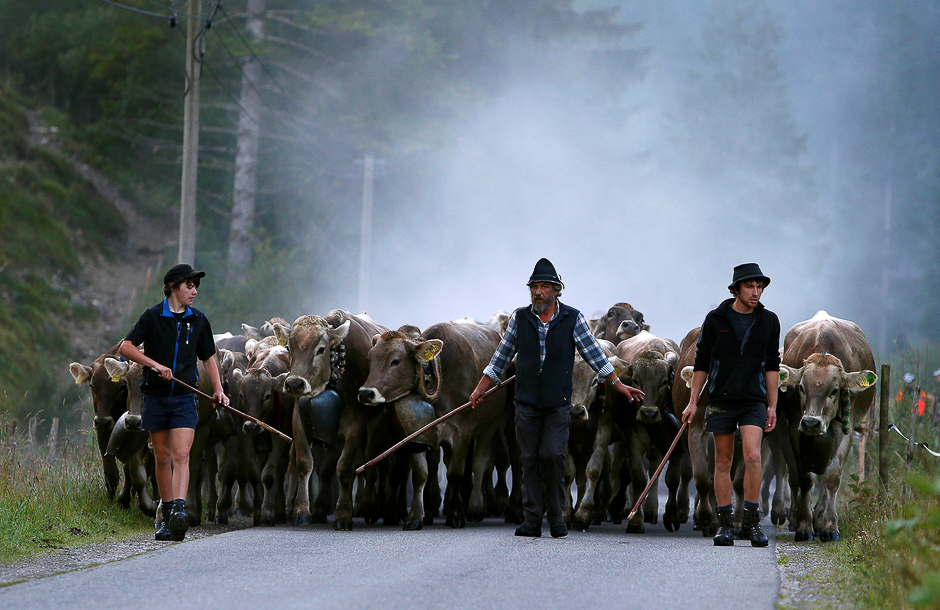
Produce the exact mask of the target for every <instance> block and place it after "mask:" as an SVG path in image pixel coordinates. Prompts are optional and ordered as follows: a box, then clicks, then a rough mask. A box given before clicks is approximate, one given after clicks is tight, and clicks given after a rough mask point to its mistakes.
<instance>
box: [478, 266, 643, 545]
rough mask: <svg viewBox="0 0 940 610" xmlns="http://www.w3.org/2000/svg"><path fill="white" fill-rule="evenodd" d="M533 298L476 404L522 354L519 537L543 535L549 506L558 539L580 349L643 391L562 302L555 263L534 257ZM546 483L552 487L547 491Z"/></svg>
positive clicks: (509, 332)
mask: <svg viewBox="0 0 940 610" xmlns="http://www.w3.org/2000/svg"><path fill="white" fill-rule="evenodd" d="M528 286H529V293H530V296H531V298H532V304H531V305H529V306H528V307H520V308H519V309H517V310H516V311H515V312H514V313H513V315H512V317H510V319H509V324H508V326H507V327H506V332H505V334H504V335H503V339H502V341H500V344H499V346H498V347H497V348H496V353H495V354H493V358H492V360H490V363H489V365H487V367H486V368H485V369H484V370H483V373H484V375H483V377H482V378H481V379H480V382H479V383H478V384H477V387H476V389H475V390H473V393H472V394H471V395H470V402H471V403H472V404H473V405H474V406H476V405H477V404H479V403H480V400H481V397H482V395H483V393H484V392H486V390H487V389H488V388H489V387H490V385H491V384H492V383H493V382H495V383H496V384H499V383H500V381H499V379H500V377H501V376H502V375H503V374H504V373H505V371H506V369H507V368H508V367H509V363H510V362H511V361H512V358H513V356H516V402H515V405H516V438H517V439H518V442H519V448H520V450H521V452H522V509H523V512H524V514H525V522H524V523H523V524H522V525H520V526H519V527H518V528H517V529H516V536H528V537H533V538H538V537H539V536H541V535H542V514H543V513H545V512H547V513H548V524H549V527H550V529H551V534H552V537H553V538H561V537H564V536H567V535H568V528H567V526H566V525H565V520H564V518H563V517H562V516H561V511H562V508H563V507H564V505H565V503H564V497H565V496H564V494H565V493H567V491H566V490H565V484H564V480H565V472H564V464H565V455H564V451H565V445H567V443H568V420H569V417H570V416H569V412H570V410H571V387H572V374H573V370H574V352H575V349H577V350H578V352H579V353H580V354H581V356H582V357H583V358H584V361H585V362H587V363H588V364H590V365H591V367H592V368H593V369H594V370H595V371H597V373H598V375H597V376H598V377H599V378H605V379H607V380H608V381H609V382H610V383H612V384H614V387H615V388H616V389H617V390H618V391H619V392H621V393H622V394H624V395H625V396H626V397H627V398H628V399H630V400H640V399H641V398H643V392H641V391H640V390H637V389H636V388H631V387H629V386H626V385H624V384H623V383H621V382H620V379H618V378H617V374H616V373H615V372H614V366H613V365H612V364H611V363H610V360H609V359H608V358H607V356H606V355H604V352H603V351H602V350H601V348H600V346H599V345H598V344H597V340H596V339H595V338H594V336H593V335H592V334H591V331H590V329H589V328H588V325H587V321H586V320H585V319H584V316H583V315H581V312H579V311H578V310H577V309H574V308H573V307H569V306H567V305H564V304H562V303H561V301H559V300H558V297H559V296H560V295H561V291H562V289H564V287H565V286H564V284H562V282H561V277H560V276H559V275H558V274H557V273H556V272H555V267H554V266H553V265H552V263H551V262H550V261H549V260H548V259H546V258H543V259H541V260H539V262H537V263H536V264H535V270H534V271H533V272H532V276H531V277H530V278H529V281H528ZM543 486H544V490H545V494H544V498H543V493H542V490H543Z"/></svg>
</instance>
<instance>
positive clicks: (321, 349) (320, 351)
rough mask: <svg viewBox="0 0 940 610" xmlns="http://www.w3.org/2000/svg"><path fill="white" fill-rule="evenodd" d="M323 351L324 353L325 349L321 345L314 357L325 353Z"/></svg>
mask: <svg viewBox="0 0 940 610" xmlns="http://www.w3.org/2000/svg"><path fill="white" fill-rule="evenodd" d="M325 351H326V348H325V347H323V346H322V345H321V346H320V347H318V348H317V353H316V355H317V356H319V355H320V354H322V353H323V352H325Z"/></svg>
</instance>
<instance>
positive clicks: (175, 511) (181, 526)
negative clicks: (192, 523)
mask: <svg viewBox="0 0 940 610" xmlns="http://www.w3.org/2000/svg"><path fill="white" fill-rule="evenodd" d="M170 506H171V507H172V508H171V509H170V518H169V519H168V520H167V524H168V525H169V526H170V534H172V540H173V541H174V542H179V541H180V540H182V539H183V538H184V537H185V536H186V530H188V529H189V517H187V516H186V500H183V499H177V500H173V501H172V502H170Z"/></svg>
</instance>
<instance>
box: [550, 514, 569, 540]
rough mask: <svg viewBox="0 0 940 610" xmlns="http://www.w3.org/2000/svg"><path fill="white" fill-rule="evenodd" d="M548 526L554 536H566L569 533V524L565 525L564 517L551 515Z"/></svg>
mask: <svg viewBox="0 0 940 610" xmlns="http://www.w3.org/2000/svg"><path fill="white" fill-rule="evenodd" d="M548 526H549V529H550V530H551V532H552V538H564V537H565V536H567V535H568V526H567V525H565V518H564V517H561V516H556V517H549V518H548Z"/></svg>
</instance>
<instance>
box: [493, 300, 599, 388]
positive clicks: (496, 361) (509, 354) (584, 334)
mask: <svg viewBox="0 0 940 610" xmlns="http://www.w3.org/2000/svg"><path fill="white" fill-rule="evenodd" d="M557 303H558V302H557V301H556V306H555V312H554V313H553V314H552V319H551V320H549V321H548V324H546V323H544V322H542V320H541V318H539V317H538V316H535V319H536V320H537V321H538V330H539V362H540V363H542V362H545V338H546V337H547V336H548V326H549V324H551V322H552V320H554V319H555V316H557V315H558V310H559V309H560V308H559V307H558V305H557ZM516 311H518V310H516ZM516 332H517V331H516V314H515V313H513V315H512V316H511V317H510V318H509V325H508V326H507V327H506V334H504V335H503V339H502V341H500V342H499V347H497V348H496V353H495V354H493V358H492V360H490V363H489V364H488V365H486V368H485V369H483V374H484V375H486V376H487V377H489V378H490V379H492V380H493V381H494V382H496V383H497V384H498V383H500V381H499V378H500V377H502V376H503V374H504V373H505V372H506V369H507V368H508V367H509V363H510V362H512V359H513V357H514V356H515V355H516V350H517V348H518V337H517V335H516ZM574 343H575V345H576V346H577V348H578V352H579V353H580V354H581V357H582V358H584V361H585V362H587V363H588V364H589V365H591V368H592V369H594V370H595V371H597V377H598V378H599V379H606V378H607V377H608V376H609V375H610V374H611V373H613V372H614V365H613V364H611V363H610V360H609V359H608V358H607V356H606V355H605V354H604V352H603V351H602V350H601V346H600V345H598V344H597V339H595V338H594V335H592V334H591V329H590V328H589V327H588V325H587V320H585V319H584V316H583V315H582V314H581V313H578V319H577V321H575V324H574Z"/></svg>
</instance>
